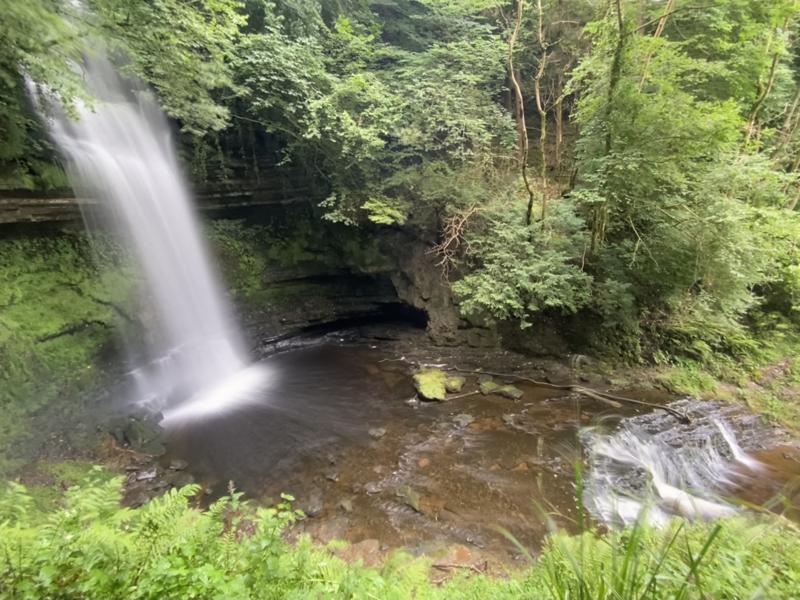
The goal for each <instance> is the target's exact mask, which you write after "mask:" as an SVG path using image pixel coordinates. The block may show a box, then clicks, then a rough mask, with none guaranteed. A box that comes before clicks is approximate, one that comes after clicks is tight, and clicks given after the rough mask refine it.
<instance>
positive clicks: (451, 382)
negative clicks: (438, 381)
mask: <svg viewBox="0 0 800 600" xmlns="http://www.w3.org/2000/svg"><path fill="white" fill-rule="evenodd" d="M466 382H467V380H466V378H465V377H461V376H460V375H450V376H448V377H447V379H445V381H444V387H445V389H446V390H447V391H448V392H450V393H451V394H455V393H457V392H460V391H461V388H463V387H464V384H465V383H466Z"/></svg>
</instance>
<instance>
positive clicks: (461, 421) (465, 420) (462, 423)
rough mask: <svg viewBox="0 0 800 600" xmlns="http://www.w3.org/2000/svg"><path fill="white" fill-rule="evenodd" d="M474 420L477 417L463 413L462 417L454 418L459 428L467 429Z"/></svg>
mask: <svg viewBox="0 0 800 600" xmlns="http://www.w3.org/2000/svg"><path fill="white" fill-rule="evenodd" d="M474 420H475V417H473V416H472V415H468V414H467V413H461V414H460V415H456V416H455V417H453V421H455V422H456V424H457V425H458V426H459V427H466V426H468V425H469V424H470V423H472V422H473V421H474Z"/></svg>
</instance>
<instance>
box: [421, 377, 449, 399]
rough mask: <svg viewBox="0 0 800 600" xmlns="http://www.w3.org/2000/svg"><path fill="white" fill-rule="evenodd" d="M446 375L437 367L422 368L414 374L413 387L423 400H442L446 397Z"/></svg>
mask: <svg viewBox="0 0 800 600" xmlns="http://www.w3.org/2000/svg"><path fill="white" fill-rule="evenodd" d="M446 384H447V375H446V374H445V372H444V371H440V370H439V369H423V370H422V371H420V372H419V373H415V374H414V387H416V388H417V392H418V393H419V395H420V396H421V397H422V398H425V400H438V401H439V402H441V401H443V400H444V399H445V398H446V397H447V388H446Z"/></svg>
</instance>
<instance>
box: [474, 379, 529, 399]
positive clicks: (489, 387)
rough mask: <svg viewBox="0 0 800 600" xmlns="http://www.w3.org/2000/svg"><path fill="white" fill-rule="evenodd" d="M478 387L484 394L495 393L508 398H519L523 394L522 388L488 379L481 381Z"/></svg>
mask: <svg viewBox="0 0 800 600" xmlns="http://www.w3.org/2000/svg"><path fill="white" fill-rule="evenodd" d="M479 389H480V392H481V394H483V395H484V396H487V395H489V394H495V395H497V396H502V397H503V398H508V399H509V400H519V399H520V398H522V396H523V392H522V390H521V389H519V388H518V387H516V386H513V385H509V384H506V385H500V384H498V383H496V382H494V381H492V380H490V379H487V380H485V381H482V382H481V384H480V388H479Z"/></svg>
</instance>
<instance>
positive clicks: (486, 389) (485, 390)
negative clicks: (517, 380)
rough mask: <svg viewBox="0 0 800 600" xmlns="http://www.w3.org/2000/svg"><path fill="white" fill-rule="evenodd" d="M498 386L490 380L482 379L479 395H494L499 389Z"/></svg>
mask: <svg viewBox="0 0 800 600" xmlns="http://www.w3.org/2000/svg"><path fill="white" fill-rule="evenodd" d="M500 387H501V386H500V385H498V384H497V383H496V382H494V381H492V380H491V379H484V380H483V381H481V382H480V386H479V387H478V389H479V390H480V392H481V394H483V395H484V396H488V395H489V394H494V393H495V392H497V390H499V389H500Z"/></svg>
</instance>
